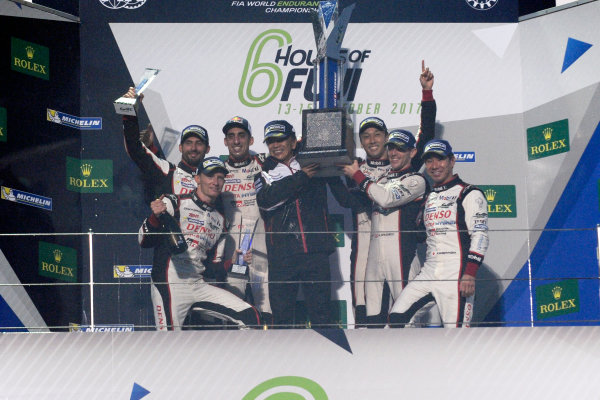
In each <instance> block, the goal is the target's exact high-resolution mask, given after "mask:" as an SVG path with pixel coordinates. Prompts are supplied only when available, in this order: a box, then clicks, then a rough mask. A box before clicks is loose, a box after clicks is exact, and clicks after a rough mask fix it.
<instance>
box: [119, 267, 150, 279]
mask: <svg viewBox="0 0 600 400" xmlns="http://www.w3.org/2000/svg"><path fill="white" fill-rule="evenodd" d="M113 272H114V273H113V277H114V278H115V279H127V278H150V274H151V273H152V265H115V266H114V268H113Z"/></svg>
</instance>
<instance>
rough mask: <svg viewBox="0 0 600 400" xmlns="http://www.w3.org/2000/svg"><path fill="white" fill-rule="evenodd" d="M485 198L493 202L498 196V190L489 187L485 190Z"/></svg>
mask: <svg viewBox="0 0 600 400" xmlns="http://www.w3.org/2000/svg"><path fill="white" fill-rule="evenodd" d="M485 198H486V199H487V201H489V202H493V201H494V199H495V198H496V191H495V190H494V189H487V190H486V191H485Z"/></svg>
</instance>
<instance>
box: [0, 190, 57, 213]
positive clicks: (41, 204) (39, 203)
mask: <svg viewBox="0 0 600 400" xmlns="http://www.w3.org/2000/svg"><path fill="white" fill-rule="evenodd" d="M1 191H2V192H1V196H2V199H3V200H8V201H12V202H15V203H20V204H25V205H28V206H33V207H37V208H42V209H44V210H48V211H52V199H51V198H49V197H44V196H40V195H37V194H33V193H27V192H22V191H20V190H16V189H11V188H9V187H5V186H2V187H1Z"/></svg>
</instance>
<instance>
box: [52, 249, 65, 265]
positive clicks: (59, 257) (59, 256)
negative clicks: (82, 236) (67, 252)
mask: <svg viewBox="0 0 600 400" xmlns="http://www.w3.org/2000/svg"><path fill="white" fill-rule="evenodd" d="M52 253H53V254H54V261H56V262H57V263H59V262H60V260H62V256H63V253H62V251H60V250H59V249H56V250H54V251H53V252H52Z"/></svg>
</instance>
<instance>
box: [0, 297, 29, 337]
mask: <svg viewBox="0 0 600 400" xmlns="http://www.w3.org/2000/svg"><path fill="white" fill-rule="evenodd" d="M17 326H18V327H23V329H14V327H17ZM7 327H11V329H6V328H7ZM0 332H28V331H27V329H25V327H24V326H23V323H22V322H21V320H20V319H19V317H18V316H17V315H16V314H15V312H14V311H13V310H12V308H10V306H9V305H8V303H6V301H5V300H4V298H2V296H1V295H0Z"/></svg>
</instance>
